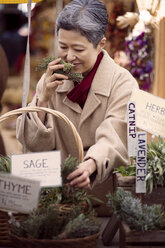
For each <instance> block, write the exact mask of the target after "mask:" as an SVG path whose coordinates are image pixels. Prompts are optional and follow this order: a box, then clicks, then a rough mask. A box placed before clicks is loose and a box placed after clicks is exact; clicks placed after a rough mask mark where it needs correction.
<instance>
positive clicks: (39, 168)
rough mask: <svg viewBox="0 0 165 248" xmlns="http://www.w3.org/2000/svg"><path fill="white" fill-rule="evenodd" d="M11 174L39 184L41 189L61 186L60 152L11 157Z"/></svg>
mask: <svg viewBox="0 0 165 248" xmlns="http://www.w3.org/2000/svg"><path fill="white" fill-rule="evenodd" d="M11 173H12V174H13V175H17V176H20V177H24V178H30V179H34V180H38V181H40V182H41V187H55V186H61V185H62V178H61V152H60V151H50V152H36V153H26V154H17V155H11Z"/></svg>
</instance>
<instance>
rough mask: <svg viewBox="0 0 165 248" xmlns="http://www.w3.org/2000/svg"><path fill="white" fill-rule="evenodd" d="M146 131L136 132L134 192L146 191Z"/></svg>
mask: <svg viewBox="0 0 165 248" xmlns="http://www.w3.org/2000/svg"><path fill="white" fill-rule="evenodd" d="M146 163H147V133H146V132H137V156H136V193H146V180H145V179H146V173H147V169H146Z"/></svg>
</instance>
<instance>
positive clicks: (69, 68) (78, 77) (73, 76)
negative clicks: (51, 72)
mask: <svg viewBox="0 0 165 248" xmlns="http://www.w3.org/2000/svg"><path fill="white" fill-rule="evenodd" d="M55 59H56V58H55V57H51V56H46V57H45V58H43V61H42V62H41V63H39V65H38V66H37V67H36V71H40V70H46V68H47V66H48V64H49V63H50V62H52V61H53V60H55ZM60 63H61V64H64V68H63V69H59V70H56V71H55V72H56V73H60V74H64V75H66V76H68V79H70V80H73V81H74V82H77V83H80V82H81V81H82V80H83V76H82V74H81V73H76V72H73V68H74V65H73V64H71V63H66V62H65V61H64V60H61V61H60Z"/></svg>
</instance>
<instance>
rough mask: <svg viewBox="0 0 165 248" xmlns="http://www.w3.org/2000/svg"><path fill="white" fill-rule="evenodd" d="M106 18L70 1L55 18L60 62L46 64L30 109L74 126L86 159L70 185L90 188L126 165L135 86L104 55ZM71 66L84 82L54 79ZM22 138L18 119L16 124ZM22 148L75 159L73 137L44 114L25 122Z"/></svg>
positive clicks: (85, 3) (101, 8) (87, 0)
mask: <svg viewBox="0 0 165 248" xmlns="http://www.w3.org/2000/svg"><path fill="white" fill-rule="evenodd" d="M107 24H108V15H107V11H106V8H105V5H104V4H103V3H102V2H100V1H99V0H73V1H72V2H71V3H69V4H68V5H66V6H65V8H64V9H63V10H62V11H61V13H60V14H59V16H58V18H57V22H56V28H57V36H58V44H59V56H60V58H58V59H56V60H54V61H53V62H51V63H49V65H48V68H47V70H46V73H45V74H44V75H43V76H42V77H41V79H40V81H39V82H38V85H37V89H36V95H35V97H34V99H33V101H32V102H31V106H40V107H48V108H52V109H55V110H58V111H61V112H63V113H64V114H65V115H66V116H67V117H68V118H69V119H70V120H71V121H72V122H73V124H74V125H75V127H76V128H77V130H78V132H79V134H80V137H81V139H82V142H83V146H84V152H85V157H84V160H83V162H82V163H80V164H79V166H78V169H77V170H75V171H74V172H73V173H71V174H70V175H69V176H68V180H69V182H70V185H74V186H77V187H82V188H90V187H91V186H92V187H93V186H95V185H97V184H100V183H102V182H103V181H104V180H106V179H107V178H108V177H109V175H110V173H111V171H112V169H113V168H114V167H116V166H118V165H120V164H126V163H127V162H128V155H127V148H126V146H127V144H126V133H127V132H126V122H125V114H126V105H127V102H128V100H129V98H130V95H131V92H132V89H133V88H135V87H138V86H137V83H136V81H135V79H134V78H133V77H132V76H131V74H130V73H129V72H128V71H127V70H125V69H124V68H121V67H120V66H118V65H117V64H115V63H114V61H113V60H112V59H111V58H110V56H109V55H108V53H107V52H106V51H105V50H104V46H105V42H106V38H105V36H104V35H105V32H106V28H107ZM61 59H64V60H65V61H66V62H71V63H73V65H74V71H75V72H80V73H82V74H83V76H84V79H83V81H82V82H81V83H80V84H77V85H75V84H74V82H73V81H70V80H68V77H67V76H64V75H61V74H58V73H56V72H55V73H53V72H54V71H56V70H58V69H60V68H63V65H61V64H59V62H60V60H61ZM17 136H18V138H19V140H20V141H22V137H21V117H19V119H18V123H17ZM25 142H26V145H27V148H28V149H29V150H30V151H33V152H34V151H46V150H54V149H57V150H61V153H62V158H63V159H65V158H66V157H67V156H68V155H69V154H71V155H72V156H77V152H76V147H75V144H74V141H73V135H72V134H71V133H70V132H69V130H68V128H67V126H66V125H65V123H63V122H62V121H61V120H59V119H55V118H53V117H52V116H51V115H49V114H48V115H46V114H45V113H43V112H41V113H30V114H28V116H27V117H26V123H25Z"/></svg>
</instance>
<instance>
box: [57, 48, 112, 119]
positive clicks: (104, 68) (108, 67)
mask: <svg viewBox="0 0 165 248" xmlns="http://www.w3.org/2000/svg"><path fill="white" fill-rule="evenodd" d="M103 53H104V56H103V58H102V60H101V62H100V65H99V67H98V69H97V72H96V74H95V76H94V79H93V82H92V85H91V88H90V91H89V97H88V98H87V100H86V103H85V105H84V108H83V110H82V109H81V107H80V106H79V104H77V103H73V102H72V101H70V100H69V99H68V98H67V96H66V97H65V98H64V100H63V103H64V104H66V105H67V106H68V107H70V108H71V109H73V110H74V111H76V112H77V113H80V114H81V122H83V121H84V120H85V119H86V118H88V117H89V116H90V115H91V114H92V113H93V112H94V111H95V110H96V109H97V107H98V106H99V105H100V104H101V102H100V100H99V98H98V96H97V95H103V96H106V97H108V96H109V95H110V89H111V84H110V82H111V79H112V77H113V75H114V71H115V63H114V61H113V60H112V59H111V58H110V56H109V54H108V53H107V52H106V51H105V50H103ZM73 87H74V84H73V81H71V80H64V84H62V85H59V86H58V87H57V90H56V92H57V93H59V94H60V93H66V92H68V91H70V90H71V89H72V88H73Z"/></svg>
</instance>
